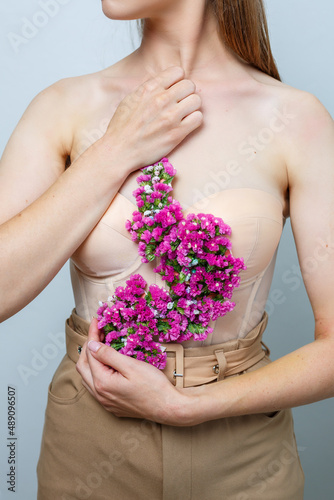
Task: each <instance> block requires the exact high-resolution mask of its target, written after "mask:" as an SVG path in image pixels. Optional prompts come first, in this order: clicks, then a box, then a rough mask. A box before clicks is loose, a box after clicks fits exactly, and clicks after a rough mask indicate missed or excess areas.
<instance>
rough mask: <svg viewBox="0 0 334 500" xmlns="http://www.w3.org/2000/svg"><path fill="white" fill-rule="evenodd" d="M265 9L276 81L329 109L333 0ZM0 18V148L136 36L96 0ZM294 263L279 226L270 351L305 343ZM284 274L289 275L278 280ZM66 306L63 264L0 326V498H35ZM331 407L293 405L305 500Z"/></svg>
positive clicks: (303, 303) (323, 477) (13, 10)
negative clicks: (13, 449)
mask: <svg viewBox="0 0 334 500" xmlns="http://www.w3.org/2000/svg"><path fill="white" fill-rule="evenodd" d="M48 1H49V2H50V3H53V5H55V4H56V7H58V10H57V9H55V7H54V9H53V13H52V15H51V11H49V14H44V16H43V15H42V16H41V15H40V13H41V11H42V12H43V8H42V6H41V4H43V3H44V5H45V4H46V3H47V2H48ZM267 10H268V19H269V28H270V34H271V41H272V48H273V52H274V55H275V58H276V61H277V63H278V66H279V69H280V72H281V75H282V77H283V79H284V81H285V82H286V83H288V84H290V85H292V86H295V87H298V88H301V89H304V90H307V91H309V92H312V93H313V94H315V95H316V96H317V97H318V98H319V99H320V100H321V101H322V103H323V104H324V105H325V106H326V108H327V109H328V110H329V111H330V113H331V114H332V116H334V98H333V93H332V82H333V78H334V69H333V65H330V64H329V63H330V61H331V60H332V49H333V38H334V34H333V29H332V19H333V18H334V4H333V2H332V1H331V0H319V2H318V3H317V4H315V3H314V2H313V1H312V2H311V1H310V0H267ZM44 12H45V9H44ZM24 18H26V19H28V20H29V21H33V22H34V23H35V24H39V26H40V27H39V28H38V29H37V30H35V31H34V32H31V33H30V39H26V42H27V43H19V45H17V47H16V50H14V47H13V42H12V43H11V42H10V40H9V38H8V35H9V34H10V33H14V34H16V35H21V36H22V29H23V26H24V24H25V23H26V21H24ZM0 23H1V32H0V47H1V54H0V57H1V65H0V68H1V79H0V103H1V108H0V130H1V134H0V150H1V151H2V150H3V148H4V146H5V144H6V142H7V140H8V138H9V136H10V134H11V132H12V130H13V128H14V127H15V125H16V123H17V121H18V120H19V118H20V116H21V115H22V113H23V111H24V110H25V108H26V107H27V105H28V104H29V102H30V101H31V99H32V98H33V97H34V96H35V95H36V94H37V93H38V92H39V91H41V90H42V89H43V88H45V87H47V86H48V85H51V84H52V83H53V82H55V81H56V80H58V79H60V78H63V77H67V76H74V75H80V74H85V73H90V72H94V71H98V70H100V69H102V68H104V67H106V66H108V65H110V64H112V63H114V62H116V61H117V60H119V59H120V58H122V57H124V56H125V55H127V54H128V53H129V52H131V51H132V50H133V49H134V48H135V47H136V43H137V40H138V39H137V35H136V27H135V25H132V29H131V26H130V25H131V23H128V22H113V21H110V20H107V19H105V18H104V16H103V14H102V13H101V6H100V1H99V0H40V1H39V0H29V1H27V0H16V1H15V2H6V3H5V2H2V4H1V7H0ZM42 24H44V26H42ZM131 33H132V35H131ZM25 35H27V33H26V32H25ZM11 36H12V37H13V35H11ZM21 42H22V40H21ZM13 196H15V191H13ZM55 244H57V242H55ZM0 258H1V256H0ZM296 264H297V258H296V252H295V249H294V243H293V238H292V235H291V230H290V226H289V224H287V226H286V227H285V230H284V233H283V237H282V241H281V244H280V250H279V256H278V263H277V268H276V273H275V277H274V282H273V285H272V289H271V294H270V296H269V301H268V312H269V313H270V327H269V328H268V330H267V332H266V342H267V343H269V345H270V347H271V349H272V356H273V358H274V359H275V358H277V357H279V356H281V355H283V354H285V353H287V352H289V351H291V350H293V349H295V348H297V347H299V346H301V345H303V344H305V343H307V342H310V341H311V340H312V337H313V327H314V320H313V316H312V311H311V308H310V306H309V303H308V300H307V296H306V293H305V290H304V287H303V284H302V281H301V278H300V277H299V276H298V274H296V273H295V268H294V265H296ZM287 273H288V276H289V278H290V281H289V280H286V279H285V280H283V278H284V276H287ZM292 278H294V279H293V281H292ZM277 297H279V299H278V300H277ZM0 301H1V297H0ZM72 307H73V297H72V292H71V287H70V280H69V274H68V266H67V265H66V266H64V268H63V269H62V270H61V272H60V273H59V274H58V276H57V277H56V278H55V279H54V280H53V282H52V283H51V284H50V285H49V286H48V287H47V289H46V290H45V291H44V292H43V293H42V294H40V296H39V297H38V298H37V299H36V300H35V301H33V302H32V303H31V304H30V305H29V306H27V307H26V308H25V309H24V310H23V311H21V312H20V313H19V314H17V315H16V316H14V317H13V318H11V319H10V320H8V321H6V322H5V323H3V324H1V325H0V334H1V364H0V409H1V410H0V498H1V499H7V498H17V499H20V500H33V499H34V498H36V479H35V467H36V463H37V459H38V454H39V446H40V437H41V432H42V426H43V416H44V407H45V404H46V396H47V386H48V384H49V381H50V379H51V377H52V374H53V372H54V370H55V368H56V366H57V364H58V363H59V361H60V359H61V358H62V356H63V353H64V347H63V345H61V339H62V338H63V333H62V332H63V325H64V319H65V318H66V317H67V316H68V315H69V313H70V311H71V309H72ZM27 370H30V372H29V371H27ZM23 371H25V373H26V375H25V376H23V375H22V373H23ZM8 385H14V386H16V389H17V435H18V437H19V439H18V447H17V452H18V467H17V470H18V481H17V493H16V494H12V493H8V492H7V486H6V478H5V475H6V473H7V472H8V465H7V448H6V438H7V426H6V415H7V411H6V400H7V386H8ZM333 415H334V403H333V400H329V401H324V402H320V403H317V404H314V405H309V406H305V407H302V408H298V409H295V410H294V416H295V429H296V436H297V441H298V445H299V447H300V457H301V461H302V464H303V468H304V471H305V475H306V492H305V499H306V500H314V499H317V500H330V499H332V498H333V486H334V477H333V472H332V465H331V464H332V463H333V457H334V451H333V444H334V439H333V432H332V420H333ZM268 487H270V486H269V485H268Z"/></svg>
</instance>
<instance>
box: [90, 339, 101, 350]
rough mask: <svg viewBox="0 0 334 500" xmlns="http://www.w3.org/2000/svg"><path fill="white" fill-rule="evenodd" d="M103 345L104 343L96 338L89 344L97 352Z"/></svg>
mask: <svg viewBox="0 0 334 500" xmlns="http://www.w3.org/2000/svg"><path fill="white" fill-rule="evenodd" d="M101 345H102V344H101V343H100V342H96V340H90V341H89V342H88V344H87V346H88V349H89V350H90V351H93V352H97V351H98V350H99V349H100V347H101Z"/></svg>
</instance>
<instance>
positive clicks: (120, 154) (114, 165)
mask: <svg viewBox="0 0 334 500" xmlns="http://www.w3.org/2000/svg"><path fill="white" fill-rule="evenodd" d="M93 147H94V148H95V153H96V155H97V156H98V158H99V161H100V162H101V165H103V166H104V168H105V169H106V171H107V172H108V173H109V174H110V170H111V169H112V170H114V169H115V170H117V172H118V173H120V174H121V175H123V177H124V180H125V179H126V177H127V176H128V175H129V174H130V173H131V172H133V171H135V170H138V169H139V168H141V167H142V166H144V165H141V164H140V162H139V161H138V155H136V154H135V151H134V150H133V148H131V146H130V145H129V144H126V143H124V141H121V142H118V141H112V138H111V137H110V136H108V135H104V136H102V137H101V138H100V139H98V140H97V141H96V142H95V143H94V144H93Z"/></svg>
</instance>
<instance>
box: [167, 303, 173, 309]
mask: <svg viewBox="0 0 334 500" xmlns="http://www.w3.org/2000/svg"><path fill="white" fill-rule="evenodd" d="M173 306H174V302H168V304H167V309H169V310H170V309H173Z"/></svg>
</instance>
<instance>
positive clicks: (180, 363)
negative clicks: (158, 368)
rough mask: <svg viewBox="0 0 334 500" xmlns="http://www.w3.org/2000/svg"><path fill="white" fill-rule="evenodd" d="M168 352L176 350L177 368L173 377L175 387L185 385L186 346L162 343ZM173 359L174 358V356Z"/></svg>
mask: <svg viewBox="0 0 334 500" xmlns="http://www.w3.org/2000/svg"><path fill="white" fill-rule="evenodd" d="M161 345H162V346H163V347H165V349H166V352H167V353H168V352H175V358H174V359H175V369H174V371H173V378H174V380H175V387H184V348H183V346H182V345H181V344H169V343H168V344H167V343H166V344H161ZM172 359H173V358H172Z"/></svg>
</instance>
